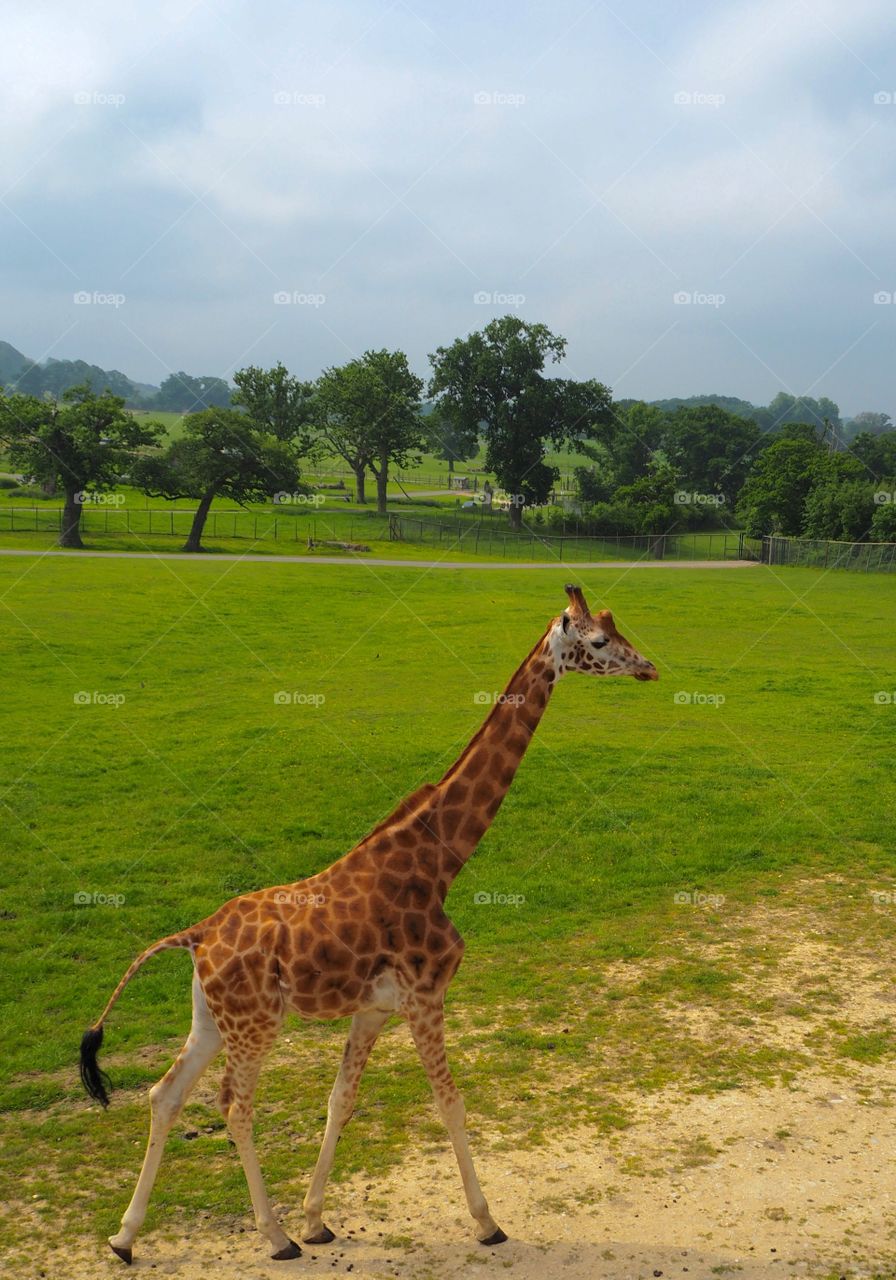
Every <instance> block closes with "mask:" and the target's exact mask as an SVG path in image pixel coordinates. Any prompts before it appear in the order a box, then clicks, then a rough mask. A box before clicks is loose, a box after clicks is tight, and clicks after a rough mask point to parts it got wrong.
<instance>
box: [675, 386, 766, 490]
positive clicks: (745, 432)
mask: <svg viewBox="0 0 896 1280" xmlns="http://www.w3.org/2000/svg"><path fill="white" fill-rule="evenodd" d="M760 439H761V432H760V430H759V427H758V426H757V425H756V423H755V422H750V421H748V420H747V419H746V418H741V417H738V416H737V415H736V414H733V413H728V412H726V410H724V409H720V408H719V407H718V406H717V405H700V406H695V407H694V408H681V409H679V410H678V411H677V412H676V413H674V414H672V415H671V416H670V417H669V419H668V422H667V427H666V432H665V452H666V454H667V455H668V458H669V461H670V462H671V463H672V465H673V466H674V467H675V468H676V469H677V470H678V472H679V473H680V476H681V479H682V481H683V482H684V485H685V487H686V488H689V489H692V490H693V491H694V492H696V493H702V494H718V495H720V496H721V497H723V498H724V499H725V501H726V503H728V504H730V505H731V506H732V507H733V505H734V503H735V501H736V499H737V495H738V493H739V492H740V490H741V488H742V486H743V483H744V480H745V479H746V477H747V473H748V472H749V470H750V466H751V463H752V461H753V451H754V449H755V448H756V445H757V444H758V443H759V441H760Z"/></svg>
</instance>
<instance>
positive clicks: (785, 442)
mask: <svg viewBox="0 0 896 1280" xmlns="http://www.w3.org/2000/svg"><path fill="white" fill-rule="evenodd" d="M825 456H826V455H825V451H824V450H823V449H822V447H821V446H820V445H819V444H818V443H817V441H815V440H814V439H812V440H807V439H800V438H795V437H791V436H784V437H782V438H781V439H778V440H774V441H773V442H772V443H771V444H770V445H769V446H768V447H767V448H766V449H763V451H762V453H761V454H760V455H759V457H758V458H757V459H756V462H755V463H754V465H753V469H752V470H751V472H750V474H749V476H748V477H747V481H746V483H745V484H744V487H743V489H742V490H741V493H740V500H739V510H740V514H741V516H742V517H743V520H744V527H745V529H746V531H747V533H748V534H750V535H751V536H753V537H762V536H763V535H765V534H770V533H781V534H786V535H788V536H790V537H799V535H800V534H801V533H802V531H803V507H804V504H805V501H806V498H807V497H808V495H809V492H810V490H811V489H812V487H813V485H814V484H815V482H816V478H817V473H818V468H819V466H820V463H821V460H822V459H823V458H824V457H825Z"/></svg>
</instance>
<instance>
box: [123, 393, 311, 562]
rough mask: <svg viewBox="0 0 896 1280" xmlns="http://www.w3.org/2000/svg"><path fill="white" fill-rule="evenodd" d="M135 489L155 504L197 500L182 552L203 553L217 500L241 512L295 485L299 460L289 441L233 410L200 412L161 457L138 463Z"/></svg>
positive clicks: (191, 419)
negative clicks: (207, 525) (162, 500)
mask: <svg viewBox="0 0 896 1280" xmlns="http://www.w3.org/2000/svg"><path fill="white" fill-rule="evenodd" d="M133 479H134V483H135V484H137V485H138V487H139V488H141V489H143V490H144V491H145V492H146V493H148V494H150V496H151V497H154V498H198V499H199V506H198V507H197V508H196V514H195V516H194V517H193V524H192V527H191V529H190V533H189V536H188V538H187V541H186V543H185V544H184V551H201V550H202V549H203V547H202V534H203V530H204V529H205V523H206V520H207V519H208V513H209V511H210V509H211V505H212V503H213V502H214V500H215V498H230V499H231V500H232V501H233V502H236V503H238V504H239V505H240V506H244V505H245V504H246V503H247V502H258V501H262V500H264V499H265V498H269V497H271V496H272V495H273V494H275V493H278V492H284V491H286V492H289V491H295V490H296V489H297V487H298V485H299V467H298V458H297V456H296V454H295V452H294V450H293V449H292V448H291V447H290V445H289V443H288V442H287V441H283V440H278V439H277V437H276V436H274V435H272V434H271V433H270V432H268V431H266V430H264V428H263V427H262V426H259V425H258V424H256V423H255V422H254V421H253V420H252V419H251V418H250V417H248V415H247V414H244V413H240V412H239V411H238V410H236V409H223V408H214V409H203V410H202V411H201V412H199V413H191V414H189V415H188V416H187V418H186V419H185V421H184V432H183V436H182V437H181V438H180V439H178V440H174V441H172V443H171V444H169V446H168V448H167V449H166V450H165V451H164V453H161V454H158V455H156V456H154V457H145V458H142V459H140V461H139V462H138V464H137V465H136V467H135V468H134V474H133Z"/></svg>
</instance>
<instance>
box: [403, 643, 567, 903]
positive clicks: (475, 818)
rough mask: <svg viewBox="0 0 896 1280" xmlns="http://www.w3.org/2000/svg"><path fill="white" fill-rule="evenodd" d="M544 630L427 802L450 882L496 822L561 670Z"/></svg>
mask: <svg viewBox="0 0 896 1280" xmlns="http://www.w3.org/2000/svg"><path fill="white" fill-rule="evenodd" d="M548 634H549V633H547V632H546V633H545V635H544V636H542V638H541V640H539V642H538V644H537V645H536V646H535V648H534V649H533V650H532V652H531V653H530V654H529V656H528V657H527V658H526V660H525V662H523V663H522V665H521V666H520V667H519V668H518V669H517V670H516V671H515V672H514V674H513V676H512V677H511V679H510V681H509V683H508V685H507V687H506V689H505V690H504V692H503V693H502V694H500V695H499V697H498V699H497V700H496V702H495V705H494V707H493V708H492V710H491V711H490V712H489V714H488V716H487V717H486V719H485V722H484V723H483V725H482V727H481V728H480V729H479V731H478V733H476V734H475V736H474V737H473V738H472V739H471V740H470V742H469V744H468V745H467V747H466V748H465V749H464V751H463V752H462V753H461V754H460V756H459V757H458V759H457V760H456V761H455V763H454V764H453V765H452V766H451V768H450V769H449V770H448V772H447V773H446V774H445V775H444V777H443V778H442V779H441V780H440V781H439V782H438V783H437V784H436V787H435V789H434V792H433V795H432V797H431V799H430V800H429V802H428V804H427V806H426V807H427V809H428V823H429V825H430V827H431V829H432V831H433V834H434V835H435V836H437V838H438V841H439V851H440V856H439V862H440V864H441V870H442V876H443V879H444V878H447V880H448V882H449V883H450V881H451V880H453V879H454V877H455V876H456V875H457V873H458V871H459V870H460V869H461V867H462V866H463V865H464V863H465V862H466V861H467V859H468V858H469V857H470V855H471V854H472V853H473V851H474V850H475V848H476V846H477V845H478V844H479V841H480V840H481V839H482V837H483V835H484V834H485V832H486V831H487V830H488V828H489V827H490V826H491V824H492V822H493V821H494V817H495V814H496V813H497V812H498V809H499V808H500V807H501V802H502V800H503V799H504V796H505V795H506V794H507V791H508V790H509V788H510V785H511V783H512V782H513V779H514V776H515V774H516V771H517V768H518V767H519V764H520V761H521V760H522V758H523V756H524V755H525V754H526V748H527V747H528V746H529V743H530V742H531V740H532V735H533V734H534V732H535V730H536V729H537V728H538V723H539V721H540V720H541V717H542V716H543V715H544V711H545V707H546V706H547V704H548V700H549V699H550V696H551V692H552V691H553V688H554V685H555V684H556V682H557V679H558V676H559V674H560V671H559V669H558V666H557V663H556V661H555V658H554V655H553V653H552V651H551V647H550V644H549V640H548Z"/></svg>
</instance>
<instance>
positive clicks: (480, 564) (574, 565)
mask: <svg viewBox="0 0 896 1280" xmlns="http://www.w3.org/2000/svg"><path fill="white" fill-rule="evenodd" d="M0 556H32V557H37V558H38V559H43V558H44V557H46V556H67V557H76V558H77V559H79V560H83V559H84V558H85V557H87V558H92V559H99V560H204V561H205V562H206V563H207V564H215V563H217V562H218V561H231V560H235V561H240V560H242V561H246V562H247V563H250V564H309V565H310V564H328V565H329V564H341V565H353V566H358V565H367V566H373V567H374V568H377V569H559V568H565V569H626V570H628V569H754V568H756V567H757V563H756V561H755V560H550V561H548V562H544V561H539V562H537V563H532V564H529V563H525V562H518V561H508V560H387V559H384V558H377V557H372V558H368V557H366V556H361V555H356V556H351V557H348V556H278V555H267V556H265V555H224V554H222V555H218V554H217V553H214V552H212V553H205V554H202V553H200V554H194V553H192V552H185V551H179V552H155V551H34V550H32V551H28V550H25V549H24V548H13V549H8V548H4V549H2V550H0Z"/></svg>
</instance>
